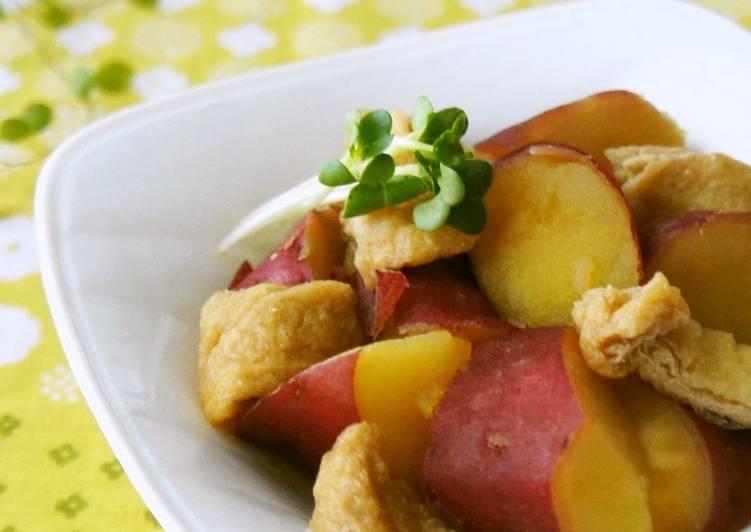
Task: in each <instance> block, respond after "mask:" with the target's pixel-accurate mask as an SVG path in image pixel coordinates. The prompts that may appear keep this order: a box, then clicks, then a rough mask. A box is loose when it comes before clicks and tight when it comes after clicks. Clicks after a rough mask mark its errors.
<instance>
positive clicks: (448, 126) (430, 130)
mask: <svg viewBox="0 0 751 532" xmlns="http://www.w3.org/2000/svg"><path fill="white" fill-rule="evenodd" d="M467 125H468V121H467V115H466V114H465V113H464V111H462V110H461V109H459V108H458V107H449V108H448V109H443V110H441V111H438V112H437V113H430V115H428V122H427V124H426V125H425V130H424V131H423V132H422V134H421V135H420V139H419V140H420V141H421V142H426V143H428V144H433V143H434V142H435V141H436V140H437V139H438V137H440V136H441V135H442V134H443V133H445V132H446V131H453V133H455V134H457V135H458V136H459V137H461V136H462V135H464V133H465V132H466V130H467ZM462 126H463V129H462Z"/></svg>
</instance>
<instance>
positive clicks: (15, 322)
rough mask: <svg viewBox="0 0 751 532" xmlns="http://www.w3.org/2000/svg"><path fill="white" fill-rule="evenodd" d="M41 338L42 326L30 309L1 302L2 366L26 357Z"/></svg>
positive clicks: (0, 342)
mask: <svg viewBox="0 0 751 532" xmlns="http://www.w3.org/2000/svg"><path fill="white" fill-rule="evenodd" d="M40 338H41V326H40V325H39V321H37V319H36V318H34V316H32V315H31V314H30V313H29V311H28V310H26V309H25V308H20V307H12V306H10V305H3V304H0V367H2V366H6V365H8V364H14V363H16V362H20V361H21V360H23V359H25V358H26V356H27V355H28V354H29V352H30V351H31V350H32V349H34V348H35V347H36V346H37V345H38V344H39V340H40Z"/></svg>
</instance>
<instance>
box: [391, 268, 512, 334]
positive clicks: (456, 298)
mask: <svg viewBox="0 0 751 532" xmlns="http://www.w3.org/2000/svg"><path fill="white" fill-rule="evenodd" d="M404 274H405V276H406V279H407V282H408V283H409V286H408V287H407V289H406V290H405V291H404V293H403V294H402V297H401V299H400V300H399V304H398V305H397V306H396V308H395V311H394V317H393V324H394V327H395V329H396V331H397V333H398V334H399V335H401V336H403V335H406V334H410V332H411V331H412V330H416V331H417V332H425V331H427V330H434V329H446V330H448V331H450V332H451V333H453V334H458V335H461V336H465V334H464V333H469V332H470V331H471V333H469V334H466V336H472V335H473V334H474V335H476V336H485V337H491V336H494V335H496V334H501V333H503V332H506V331H507V330H509V329H510V326H509V325H508V324H507V323H505V322H504V321H502V320H500V319H498V315H497V314H496V312H495V310H494V309H493V307H492V305H491V304H490V302H489V301H488V300H487V298H486V297H485V295H484V294H483V293H482V292H481V291H480V289H479V288H478V287H477V286H476V285H475V284H474V283H473V282H472V281H471V280H470V279H469V274H468V273H467V272H466V271H465V268H464V264H463V261H460V260H456V259H454V260H443V261H438V262H435V263H433V264H429V265H427V266H419V267H417V268H407V269H405V270H404ZM468 339H470V340H474V338H471V337H470V338H468ZM483 339H484V338H483Z"/></svg>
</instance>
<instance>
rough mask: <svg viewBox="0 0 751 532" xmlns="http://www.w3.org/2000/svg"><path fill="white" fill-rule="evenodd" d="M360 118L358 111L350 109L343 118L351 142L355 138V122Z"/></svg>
mask: <svg viewBox="0 0 751 532" xmlns="http://www.w3.org/2000/svg"><path fill="white" fill-rule="evenodd" d="M359 120H360V111H350V112H349V113H347V116H346V118H345V119H344V123H345V127H346V128H347V136H348V137H349V140H350V141H351V142H355V140H357V122H358V121H359Z"/></svg>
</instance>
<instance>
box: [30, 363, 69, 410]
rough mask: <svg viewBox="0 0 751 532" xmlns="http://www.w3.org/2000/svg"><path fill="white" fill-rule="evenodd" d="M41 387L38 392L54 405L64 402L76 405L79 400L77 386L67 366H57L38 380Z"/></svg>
mask: <svg viewBox="0 0 751 532" xmlns="http://www.w3.org/2000/svg"><path fill="white" fill-rule="evenodd" d="M39 380H40V381H41V382H42V385H41V386H40V387H39V391H40V392H42V393H43V394H44V395H46V396H47V397H49V398H50V400H51V401H52V402H54V403H59V402H60V401H63V400H64V401H65V402H66V403H77V402H78V399H79V392H78V385H77V384H76V380H75V379H74V378H73V374H72V373H71V372H70V369H69V368H68V366H65V365H63V364H57V365H56V366H55V367H54V368H52V371H49V372H47V373H45V374H43V375H42V376H41V377H40V379H39Z"/></svg>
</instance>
